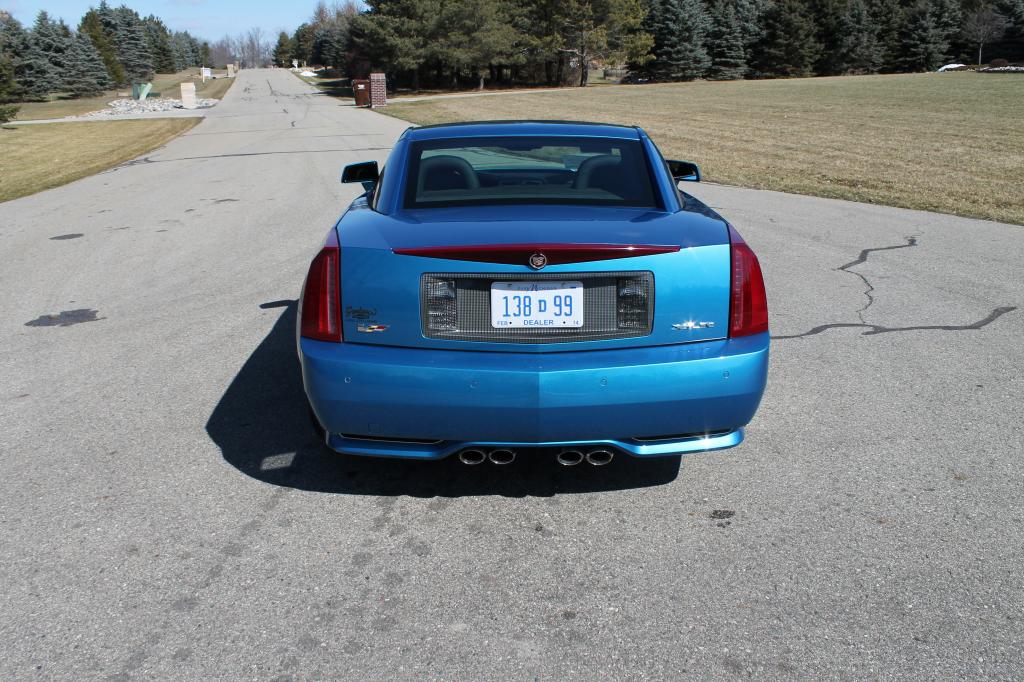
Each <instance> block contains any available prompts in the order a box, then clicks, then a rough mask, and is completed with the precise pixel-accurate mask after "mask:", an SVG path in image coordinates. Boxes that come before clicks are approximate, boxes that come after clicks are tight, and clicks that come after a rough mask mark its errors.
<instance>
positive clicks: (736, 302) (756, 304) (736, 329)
mask: <svg viewBox="0 0 1024 682" xmlns="http://www.w3.org/2000/svg"><path fill="white" fill-rule="evenodd" d="M729 242H730V249H729V251H730V255H731V257H732V281H731V283H730V296H729V336H730V337H736V336H750V335H751V334H760V333H761V332H766V331H768V297H767V296H766V295H765V292H764V277H763V276H762V275H761V264H760V263H758V262H757V256H755V255H754V252H753V251H751V250H750V247H749V246H747V243H746V242H745V241H743V237H741V236H740V234H739V232H737V231H736V230H735V229H733V227H732V225H730V226H729Z"/></svg>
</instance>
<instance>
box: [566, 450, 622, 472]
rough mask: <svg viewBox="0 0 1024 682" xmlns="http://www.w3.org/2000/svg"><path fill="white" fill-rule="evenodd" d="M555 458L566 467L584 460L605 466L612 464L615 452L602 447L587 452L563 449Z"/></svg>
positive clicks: (593, 464) (596, 465)
mask: <svg viewBox="0 0 1024 682" xmlns="http://www.w3.org/2000/svg"><path fill="white" fill-rule="evenodd" d="M555 459H556V460H557V461H558V463H559V464H561V465H562V466H564V467H574V466H576V465H577V464H581V463H583V462H586V463H587V464H589V465H591V466H595V467H603V466H604V465H605V464H611V462H612V460H613V459H615V453H614V452H612V451H611V450H604V449H600V448H599V449H597V450H590V451H588V452H587V453H586V454H584V453H583V452H581V451H579V450H562V451H561V452H559V453H558V455H556V457H555Z"/></svg>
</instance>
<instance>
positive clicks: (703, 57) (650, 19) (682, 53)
mask: <svg viewBox="0 0 1024 682" xmlns="http://www.w3.org/2000/svg"><path fill="white" fill-rule="evenodd" d="M643 28H644V31H645V32H647V33H650V34H651V35H652V36H653V37H654V47H653V49H652V50H651V51H652V52H653V54H654V59H653V60H651V61H650V62H649V63H648V64H647V65H646V66H645V67H644V69H643V70H644V71H645V72H646V73H648V74H650V75H651V77H653V78H655V79H657V80H668V81H677V80H693V79H694V78H700V77H702V76H703V75H704V74H705V73H706V72H707V70H708V67H709V66H710V65H711V58H710V57H709V56H708V52H707V49H706V48H705V45H704V44H705V41H706V40H707V34H708V31H709V29H710V28H711V20H710V17H709V16H708V14H707V12H706V11H705V10H704V6H703V5H702V4H701V3H700V1H699V0H654V1H653V2H652V3H651V5H650V7H649V10H648V15H647V18H646V19H645V20H644V24H643Z"/></svg>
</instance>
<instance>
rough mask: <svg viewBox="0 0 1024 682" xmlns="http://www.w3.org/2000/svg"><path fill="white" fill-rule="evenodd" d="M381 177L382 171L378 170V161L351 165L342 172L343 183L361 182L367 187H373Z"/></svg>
mask: <svg viewBox="0 0 1024 682" xmlns="http://www.w3.org/2000/svg"><path fill="white" fill-rule="evenodd" d="M378 177H380V171H379V170H378V169H377V162H376V161H363V162H362V163H350V164H349V165H347V166H345V170H343V171H342V172H341V181H342V182H361V183H363V184H364V186H365V185H366V183H370V184H371V185H372V184H373V183H375V182H377V178H378Z"/></svg>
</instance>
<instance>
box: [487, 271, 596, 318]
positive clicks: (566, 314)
mask: <svg viewBox="0 0 1024 682" xmlns="http://www.w3.org/2000/svg"><path fill="white" fill-rule="evenodd" d="M491 326H492V327H495V328H506V327H529V328H531V329H533V328H545V327H547V328H549V329H557V328H559V327H582V326H583V282H555V281H543V282H492V283H491Z"/></svg>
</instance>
